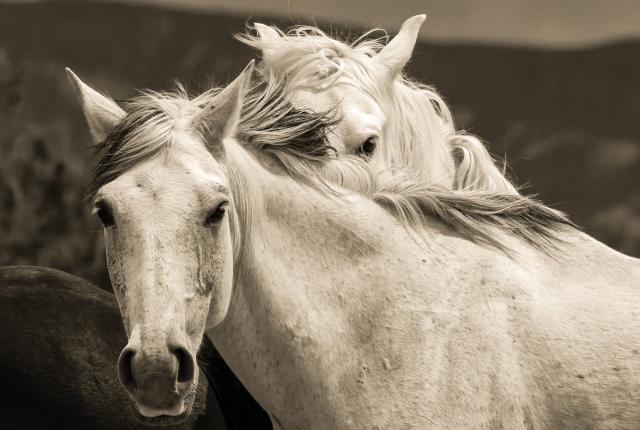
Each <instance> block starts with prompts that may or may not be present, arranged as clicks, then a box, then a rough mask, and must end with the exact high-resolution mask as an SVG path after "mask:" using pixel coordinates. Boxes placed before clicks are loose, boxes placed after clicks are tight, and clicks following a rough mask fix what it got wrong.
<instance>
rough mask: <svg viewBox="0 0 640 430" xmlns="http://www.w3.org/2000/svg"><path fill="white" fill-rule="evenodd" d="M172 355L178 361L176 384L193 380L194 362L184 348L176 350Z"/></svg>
mask: <svg viewBox="0 0 640 430" xmlns="http://www.w3.org/2000/svg"><path fill="white" fill-rule="evenodd" d="M173 355H175V356H176V358H177V359H178V382H191V381H192V380H193V372H194V370H195V369H194V362H193V357H192V356H191V354H190V353H189V351H187V350H186V349H184V348H180V347H178V348H176V349H174V350H173Z"/></svg>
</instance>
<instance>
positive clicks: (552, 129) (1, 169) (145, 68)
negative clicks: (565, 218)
mask: <svg viewBox="0 0 640 430" xmlns="http://www.w3.org/2000/svg"><path fill="white" fill-rule="evenodd" d="M252 20H254V21H260V22H266V23H274V24H278V25H280V26H281V27H286V26H289V25H291V24H296V23H291V22H278V21H277V20H273V19H269V18H268V17H267V18H265V17H255V18H253V19H252ZM244 28H245V21H243V20H242V19H240V18H238V17H231V16H224V15H206V14H195V13H189V12H175V11H171V10H166V9H154V8H151V7H144V6H135V7H134V6H127V5H121V4H102V3H95V2H55V3H54V2H45V3H36V4H0V264H3V265H4V264H27V263H28V264H40V265H47V266H52V267H57V268H61V269H63V270H67V271H70V272H72V273H75V274H78V275H80V276H83V277H85V278H87V279H89V280H92V281H94V282H98V283H100V284H102V285H107V283H108V281H107V277H106V272H105V267H104V254H103V245H102V242H101V236H102V234H101V230H100V227H99V226H98V224H97V222H96V221H95V220H94V219H93V218H92V217H91V215H90V214H89V210H88V208H87V207H86V205H84V204H83V202H82V192H83V186H84V184H85V180H86V178H87V177H88V172H89V170H90V168H91V166H90V164H89V161H88V160H89V155H90V151H89V149H88V147H89V144H90V138H89V135H88V133H87V131H86V127H85V124H84V121H83V118H82V114H81V112H80V109H79V107H78V105H77V103H76V100H75V95H74V94H73V91H72V89H71V88H70V86H69V85H68V83H67V81H66V78H65V74H64V67H65V66H69V67H71V68H72V69H73V70H74V71H75V72H76V73H77V74H78V75H79V76H80V77H81V78H82V79H83V80H85V81H86V82H88V83H90V84H91V85H92V86H94V87H95V88H97V89H100V90H102V91H105V92H107V93H109V94H110V95H111V96H112V97H114V98H116V99H123V98H126V97H129V96H131V95H133V94H134V91H133V88H140V87H150V88H153V89H163V88H169V87H172V86H173V82H174V81H175V80H180V81H181V82H183V83H185V84H186V85H187V86H188V87H189V88H191V89H193V90H195V91H198V90H202V89H204V88H207V87H208V86H209V84H210V82H211V80H212V78H215V81H216V82H218V83H220V84H223V83H225V82H228V81H229V79H230V78H233V77H234V76H235V75H236V74H237V73H238V72H239V71H240V70H241V69H242V68H243V67H244V66H245V65H246V63H247V62H248V61H249V59H250V58H252V57H254V56H256V53H255V52H252V51H250V50H249V49H248V48H245V47H244V46H243V45H241V44H240V43H239V42H237V41H235V40H234V39H233V38H232V36H231V34H232V33H234V32H241V31H243V30H244ZM356 33H357V32H356ZM409 75H410V76H412V77H414V78H416V79H418V80H421V81H423V82H426V83H432V84H434V85H435V86H436V87H437V88H438V89H439V90H440V92H441V93H442V94H444V95H445V97H446V99H447V101H448V103H449V104H450V105H451V106H452V107H453V109H454V113H455V116H456V118H457V119H458V125H459V126H460V127H462V128H465V129H467V130H468V131H470V132H472V133H474V134H477V135H479V136H481V137H482V138H483V139H484V140H485V141H486V142H488V146H489V148H490V150H491V151H492V153H493V154H496V155H497V156H498V157H500V158H506V159H507V161H508V164H509V166H510V171H511V172H512V176H513V177H514V178H515V180H516V182H517V183H519V184H521V185H528V187H527V188H526V190H527V191H528V192H532V193H538V194H539V195H540V197H541V198H542V199H543V200H544V201H545V202H546V203H548V204H551V205H552V206H554V207H556V208H559V209H562V210H564V211H567V212H568V213H569V214H571V216H572V217H573V218H574V219H575V220H576V221H577V222H578V223H579V224H581V225H582V226H584V227H585V229H586V231H587V232H588V233H590V234H591V235H593V236H595V237H596V238H598V239H600V240H602V241H604V242H605V243H607V244H609V245H610V246H612V247H614V248H616V249H618V250H620V251H623V252H625V253H628V254H631V255H635V256H640V187H639V185H640V127H638V126H637V118H638V117H640V92H639V88H640V42H626V43H619V44H615V45H609V46H602V47H597V48H593V49H586V50H577V51H566V50H563V51H542V50H532V49H510V48H505V47H499V48H498V47H490V46H460V45H443V44H438V45H434V44H419V45H418V46H417V48H416V52H415V54H414V60H413V61H412V63H411V65H410V67H409Z"/></svg>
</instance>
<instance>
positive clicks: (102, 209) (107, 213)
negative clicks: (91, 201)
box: [96, 202, 116, 228]
mask: <svg viewBox="0 0 640 430" xmlns="http://www.w3.org/2000/svg"><path fill="white" fill-rule="evenodd" d="M96 215H98V218H100V222H101V223H102V225H103V226H104V228H109V227H111V226H113V225H114V224H115V223H116V221H115V219H113V213H111V209H109V206H107V204H106V203H104V202H98V203H96Z"/></svg>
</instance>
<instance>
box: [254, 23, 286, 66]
mask: <svg viewBox="0 0 640 430" xmlns="http://www.w3.org/2000/svg"><path fill="white" fill-rule="evenodd" d="M254 28H255V29H256V31H257V32H258V36H260V42H261V43H260V46H261V47H260V50H261V51H262V61H264V63H265V64H266V65H267V66H269V65H271V63H272V62H273V61H272V59H273V53H274V48H273V46H272V45H274V44H275V42H277V41H278V40H280V34H279V33H278V31H277V30H276V29H275V28H273V27H269V26H268V25H264V24H260V23H259V22H256V23H255V24H254ZM270 45H271V46H270Z"/></svg>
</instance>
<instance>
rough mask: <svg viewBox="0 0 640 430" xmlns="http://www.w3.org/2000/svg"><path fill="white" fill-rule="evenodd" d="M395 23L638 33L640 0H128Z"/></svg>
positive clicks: (552, 38) (431, 34) (585, 40)
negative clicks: (417, 20) (420, 20)
mask: <svg viewBox="0 0 640 430" xmlns="http://www.w3.org/2000/svg"><path fill="white" fill-rule="evenodd" d="M128 1H130V2H145V3H152V4H159V5H165V6H170V7H179V8H196V9H205V10H212V11H215V10H225V11H231V12H234V13H237V14H240V15H242V16H246V17H250V16H253V15H258V14H260V15H264V14H269V15H274V16H279V17H292V18H293V19H294V20H295V18H297V17H304V18H310V17H315V18H316V19H318V20H328V21H330V22H335V23H348V22H353V23H358V24H361V25H365V26H380V27H383V28H387V29H390V30H392V29H396V28H397V27H399V25H400V24H401V23H402V22H403V21H404V20H405V19H406V18H408V17H409V16H412V15H414V14H417V13H426V14H427V15H428V16H429V18H428V20H427V22H426V24H425V26H424V27H423V30H422V37H423V38H425V39H431V40H445V41H446V40H464V41H481V42H500V43H517V44H529V45H531V44H533V45H556V46H558V45H560V46H562V45H569V46H575V45H585V44H591V43H599V42H602V41H606V40H611V39H618V38H626V37H635V38H640V0H395V1H393V0H128Z"/></svg>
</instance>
